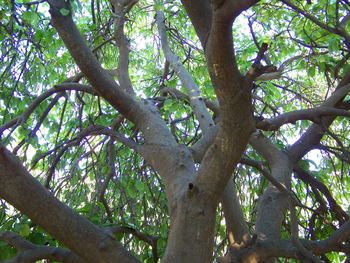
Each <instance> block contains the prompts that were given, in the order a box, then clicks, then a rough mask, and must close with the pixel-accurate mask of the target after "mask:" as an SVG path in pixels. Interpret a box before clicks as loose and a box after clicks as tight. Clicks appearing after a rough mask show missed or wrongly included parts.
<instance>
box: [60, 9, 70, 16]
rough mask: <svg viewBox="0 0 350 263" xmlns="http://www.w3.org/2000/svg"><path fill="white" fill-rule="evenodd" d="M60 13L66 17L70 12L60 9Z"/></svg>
mask: <svg viewBox="0 0 350 263" xmlns="http://www.w3.org/2000/svg"><path fill="white" fill-rule="evenodd" d="M60 13H61V15H63V16H68V15H69V13H70V11H69V10H68V9H65V8H61V9H60Z"/></svg>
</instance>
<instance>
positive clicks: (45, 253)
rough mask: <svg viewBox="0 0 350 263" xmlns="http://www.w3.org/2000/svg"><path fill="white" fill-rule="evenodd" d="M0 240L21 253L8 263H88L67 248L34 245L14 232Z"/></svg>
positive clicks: (2, 234)
mask: <svg viewBox="0 0 350 263" xmlns="http://www.w3.org/2000/svg"><path fill="white" fill-rule="evenodd" d="M0 240H2V241H3V242H5V243H7V244H9V245H10V246H12V247H14V248H16V249H17V251H18V252H19V253H17V255H16V257H15V258H14V259H12V260H10V261H6V262H8V263H11V262H13V263H15V262H35V261H38V260H41V259H50V260H55V261H62V262H67V263H85V262H86V261H85V260H83V259H82V258H81V257H79V256H78V255H76V254H74V253H73V252H71V251H69V250H67V249H65V248H57V247H48V246H39V245H34V244H33V243H31V242H29V241H27V240H25V239H24V238H21V237H20V236H19V235H17V234H16V233H13V232H3V233H0Z"/></svg>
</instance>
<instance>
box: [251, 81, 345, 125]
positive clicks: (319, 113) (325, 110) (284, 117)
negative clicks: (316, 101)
mask: <svg viewBox="0 0 350 263" xmlns="http://www.w3.org/2000/svg"><path fill="white" fill-rule="evenodd" d="M349 86H350V85H349ZM323 116H344V117H350V112H348V111H346V110H342V109H337V108H332V107H317V108H313V109H304V110H296V111H291V112H286V113H284V114H281V115H279V116H277V117H275V118H271V119H264V120H262V121H260V122H258V123H257V124H256V128H258V129H261V130H265V131H277V130H278V129H279V128H280V127H281V126H282V125H284V124H287V123H295V122H296V121H300V120H310V121H313V122H315V123H320V122H321V119H320V118H321V117H323Z"/></svg>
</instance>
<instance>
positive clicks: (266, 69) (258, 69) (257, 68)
mask: <svg viewBox="0 0 350 263" xmlns="http://www.w3.org/2000/svg"><path fill="white" fill-rule="evenodd" d="M267 49H268V44H267V43H263V44H262V45H261V47H260V50H259V52H258V54H257V56H256V58H255V59H254V62H253V65H252V66H251V68H250V69H249V71H248V73H247V74H246V77H248V78H249V79H251V80H254V79H256V78H257V77H259V76H260V75H262V74H266V73H273V72H278V69H277V67H276V66H273V65H267V66H263V65H262V64H261V60H262V59H263V58H264V56H265V52H266V51H267Z"/></svg>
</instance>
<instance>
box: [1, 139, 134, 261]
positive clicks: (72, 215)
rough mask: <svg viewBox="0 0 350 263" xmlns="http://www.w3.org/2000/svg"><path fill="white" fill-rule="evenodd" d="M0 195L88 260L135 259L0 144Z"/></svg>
mask: <svg viewBox="0 0 350 263" xmlns="http://www.w3.org/2000/svg"><path fill="white" fill-rule="evenodd" d="M0 197H1V198H3V199H4V200H6V201H7V202H9V203H10V204H12V205H13V206H14V207H16V208H17V209H18V210H20V211H21V212H23V213H24V214H26V215H28V216H29V217H30V218H31V219H32V220H33V221H34V222H35V223H37V224H39V225H40V226H42V227H43V228H44V229H45V230H47V231H48V232H49V233H50V234H51V235H52V236H53V237H55V238H57V239H58V240H60V241H61V242H62V243H63V244H65V245H66V246H67V247H68V248H70V249H71V250H72V251H74V252H75V253H76V254H78V255H79V256H81V257H82V258H83V259H85V260H87V261H89V262H106V263H107V262H113V261H115V260H117V261H122V262H139V261H138V260H137V259H136V258H135V257H134V256H132V255H131V254H130V253H129V252H128V251H126V250H125V249H124V248H123V247H122V245H121V244H119V243H118V242H116V241H115V240H113V239H112V238H110V237H109V236H108V235H107V234H106V233H105V232H103V231H102V230H100V229H99V228H98V227H97V226H95V225H94V224H92V223H91V222H89V221H88V220H86V219H85V218H83V217H81V216H80V215H78V214H77V213H76V212H74V211H73V210H72V209H70V208H69V207H67V206H66V205H64V204H63V203H61V202H60V201H59V200H58V199H57V198H55V197H54V196H53V195H52V194H51V193H49V192H48V191H47V190H46V189H45V188H44V187H43V186H42V185H41V184H40V183H39V182H38V181H36V180H35V179H34V178H33V177H32V176H31V175H30V174H29V173H28V171H27V170H26V169H25V167H24V166H23V165H22V164H21V162H20V161H19V160H18V159H17V158H16V157H15V156H14V155H13V154H11V152H9V151H8V150H7V149H6V148H5V147H3V146H1V145H0ZM28 200H31V201H30V202H28ZM38 207H40V209H38ZM43 213H44V214H45V216H42V215H43ZM52 222H55V224H52ZM67 233H69V235H67Z"/></svg>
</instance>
